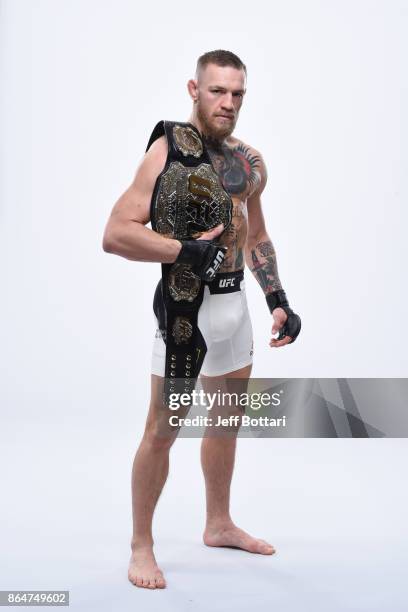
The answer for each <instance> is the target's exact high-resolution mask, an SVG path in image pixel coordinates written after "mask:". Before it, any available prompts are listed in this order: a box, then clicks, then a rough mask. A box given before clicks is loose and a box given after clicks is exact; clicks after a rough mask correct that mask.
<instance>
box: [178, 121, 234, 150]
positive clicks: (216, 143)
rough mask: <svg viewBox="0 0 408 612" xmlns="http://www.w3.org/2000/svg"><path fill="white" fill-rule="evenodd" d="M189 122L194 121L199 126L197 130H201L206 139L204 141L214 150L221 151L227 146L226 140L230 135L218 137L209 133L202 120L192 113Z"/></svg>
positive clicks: (195, 125) (203, 137)
mask: <svg viewBox="0 0 408 612" xmlns="http://www.w3.org/2000/svg"><path fill="white" fill-rule="evenodd" d="M188 123H192V124H193V125H194V127H196V128H197V130H198V131H199V132H200V134H201V137H202V139H203V140H204V143H205V144H206V146H207V147H209V148H211V149H213V150H214V151H220V152H221V151H222V149H223V147H226V146H227V142H226V140H227V138H228V137H226V138H216V137H215V136H214V135H213V134H209V133H208V132H206V130H205V128H204V127H203V125H202V124H201V122H200V120H199V119H198V118H197V117H195V116H194V115H191V117H190V119H189V120H188Z"/></svg>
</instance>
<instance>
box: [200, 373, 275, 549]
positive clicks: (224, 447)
mask: <svg viewBox="0 0 408 612" xmlns="http://www.w3.org/2000/svg"><path fill="white" fill-rule="evenodd" d="M251 369H252V368H251V366H247V367H245V368H242V369H240V370H236V371H235V372H231V373H229V374H226V375H225V376H223V377H207V376H201V381H202V384H203V387H204V389H205V391H207V392H215V391H216V390H217V389H223V388H225V379H226V378H243V379H245V378H249V376H250V374H251ZM237 433H238V428H236V431H235V432H233V431H231V428H229V431H228V433H227V434H225V435H221V436H211V437H204V438H203V441H202V444H201V465H202V468H203V473H204V478H205V487H206V499H207V522H206V527H205V531H204V536H203V540H204V544H206V545H207V546H233V547H236V548H242V549H244V550H247V551H249V552H253V553H260V554H263V555H271V554H273V553H274V552H275V549H274V548H273V546H271V545H270V544H268V542H265V540H261V539H258V538H254V537H253V536H251V535H249V534H248V533H246V532H245V531H243V530H242V529H239V528H238V527H237V526H236V525H235V524H234V523H233V521H232V519H231V516H230V486H231V480H232V474H233V470H234V461H235V450H236V443H237V441H236V434H237Z"/></svg>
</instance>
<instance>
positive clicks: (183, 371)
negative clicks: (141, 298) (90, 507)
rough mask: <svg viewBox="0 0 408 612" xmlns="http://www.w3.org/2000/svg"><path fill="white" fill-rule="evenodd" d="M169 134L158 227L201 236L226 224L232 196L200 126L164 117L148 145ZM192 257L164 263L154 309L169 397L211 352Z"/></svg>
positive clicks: (187, 388) (187, 387)
mask: <svg viewBox="0 0 408 612" xmlns="http://www.w3.org/2000/svg"><path fill="white" fill-rule="evenodd" d="M163 135H165V136H166V138H167V143H168V154H167V160H166V165H165V167H164V169H163V170H162V172H161V173H160V174H159V176H158V177H157V180H156V184H155V187H154V190H153V195H152V202H151V207H150V218H151V223H152V228H153V230H154V231H156V232H158V233H159V234H162V235H163V236H166V237H167V238H175V239H177V240H192V239H196V238H199V237H200V236H201V234H202V233H203V232H206V231H208V230H210V229H212V228H213V227H215V226H216V225H219V224H220V223H223V224H224V228H227V227H228V226H229V225H230V223H231V218H232V200H231V198H230V196H229V195H228V193H227V192H226V191H225V190H224V188H223V187H222V185H221V183H220V180H219V177H218V175H217V173H216V172H215V170H214V168H213V166H212V163H211V159H210V157H209V154H208V152H207V150H206V148H205V145H204V142H203V141H202V138H201V135H200V133H199V131H198V130H197V128H196V127H195V126H194V125H192V124H191V123H179V122H173V121H160V122H159V123H158V124H157V125H156V127H155V128H154V130H153V132H152V135H151V137H150V140H149V143H148V145H147V149H146V151H148V150H149V148H150V146H151V145H152V143H153V142H154V141H155V140H156V139H157V138H159V137H160V136H163ZM193 263H194V262H191V264H189V263H188V264H186V263H178V264H177V263H176V264H162V278H161V280H160V281H159V284H158V286H157V289H156V293H155V300H154V305H153V308H154V311H155V314H156V316H157V318H158V319H159V327H160V329H161V330H162V337H163V340H164V342H165V344H166V369H165V379H166V380H165V401H166V403H167V400H168V397H169V395H170V394H171V393H187V394H188V393H190V392H191V391H192V390H193V389H194V386H195V383H196V380H197V377H198V375H199V373H200V369H201V366H202V363H203V360H204V357H205V354H206V352H207V345H206V343H205V340H204V337H203V335H202V334H201V332H200V330H199V328H198V323H197V321H198V311H199V309H200V306H201V303H202V301H203V295H204V286H205V282H204V281H203V280H201V279H200V277H199V276H197V275H196V274H194V271H193Z"/></svg>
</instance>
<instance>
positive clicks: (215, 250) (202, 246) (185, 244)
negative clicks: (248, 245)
mask: <svg viewBox="0 0 408 612" xmlns="http://www.w3.org/2000/svg"><path fill="white" fill-rule="evenodd" d="M223 231H224V225H223V224H222V223H221V224H220V225H217V227H214V228H213V229H211V230H209V231H208V232H204V233H203V234H202V235H201V236H200V238H198V239H197V240H180V242H181V249H180V252H179V254H178V256H177V259H176V261H175V263H187V264H191V265H193V269H194V272H195V273H196V274H197V276H199V277H200V278H202V279H203V280H205V281H212V280H213V278H214V277H215V275H216V273H217V271H218V270H219V268H220V267H221V265H222V263H223V261H224V259H225V253H226V252H227V247H225V246H219V245H217V244H214V242H213V240H215V238H217V237H218V236H219V235H220V234H222V232H223Z"/></svg>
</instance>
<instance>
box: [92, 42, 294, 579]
mask: <svg viewBox="0 0 408 612" xmlns="http://www.w3.org/2000/svg"><path fill="white" fill-rule="evenodd" d="M187 87H188V92H189V95H190V97H191V99H192V102H193V108H192V113H191V116H190V118H189V121H188V122H186V123H181V122H170V121H164V122H163V121H162V122H160V123H159V124H158V125H157V126H156V128H155V129H154V131H153V133H152V136H151V138H150V141H149V144H148V148H147V151H146V154H145V156H144V157H143V159H142V161H141V163H140V165H139V167H138V169H137V172H136V176H135V179H134V181H133V183H132V184H131V186H130V187H129V188H128V189H127V190H126V191H125V192H124V193H123V195H122V196H121V197H120V198H119V200H118V201H117V203H116V204H115V206H114V208H113V210H112V213H111V216H110V218H109V220H108V223H107V226H106V230H105V234H104V239H103V248H104V250H105V251H106V252H108V253H114V254H116V255H120V256H122V257H125V258H127V259H130V260H134V261H149V262H160V263H161V264H162V272H163V276H162V281H161V282H160V283H159V285H158V287H157V289H156V294H155V299H154V313H155V315H156V318H157V326H158V330H157V332H156V338H155V341H154V347H153V357H152V376H151V402H150V408H149V413H148V416H147V421H146V428H145V432H144V435H143V439H142V441H141V444H140V446H139V449H138V451H137V453H136V456H135V460H134V465H133V471H132V500H133V536H132V541H131V548H132V555H131V559H130V565H129V573H128V577H129V580H130V581H131V582H132V583H133V584H135V585H137V586H139V587H146V588H151V589H154V588H164V587H165V586H166V583H165V579H164V576H163V573H162V571H161V570H160V568H159V567H158V565H157V562H156V559H155V556H154V553H153V536H152V519H153V513H154V509H155V507H156V504H157V501H158V498H159V496H160V493H161V491H162V489H163V486H164V484H165V482H166V478H167V475H168V469H169V451H170V447H171V445H172V444H173V442H174V440H175V438H176V436H177V430H174V428H171V427H170V426H169V422H168V417H169V414H168V412H167V411H166V410H163V400H162V398H163V389H164V385H165V384H167V383H169V384H170V390H171V389H174V385H175V384H176V381H180V380H181V382H182V385H185V389H186V390H189V389H190V390H191V388H192V387H191V385H192V384H194V381H195V379H196V378H197V376H198V375H199V374H201V382H202V384H203V386H204V388H206V387H207V388H214V385H215V386H218V385H222V384H223V381H224V382H225V379H226V378H238V379H240V378H242V379H248V378H249V376H250V374H251V368H252V354H253V342H252V327H251V321H250V318H249V313H248V307H247V302H246V296H245V281H244V278H243V277H244V267H245V262H246V263H247V265H248V266H249V268H250V269H251V271H252V272H253V274H254V276H255V278H256V279H257V281H258V282H259V284H260V286H261V288H262V290H263V292H264V294H265V297H266V302H267V306H268V307H269V310H270V312H271V314H272V320H273V323H272V335H274V334H276V333H277V332H280V333H279V337H278V338H277V339H276V338H271V340H270V342H269V345H270V346H271V347H282V346H285V345H286V344H289V343H291V342H293V341H294V340H295V338H296V337H297V335H298V334H299V332H300V318H299V316H298V315H296V314H295V313H293V311H292V310H291V309H290V308H289V304H288V301H287V299H286V295H285V292H284V291H283V289H282V285H281V282H280V280H279V276H278V269H277V262H276V253H275V249H274V247H273V244H272V242H271V239H270V237H269V235H268V233H267V231H266V228H265V223H264V217H263V214H262V209H261V194H262V192H263V190H264V188H265V184H266V180H267V173H266V168H265V164H264V161H263V159H262V155H261V154H260V153H259V151H256V150H255V149H254V148H253V147H251V146H249V145H248V144H245V143H244V142H242V141H241V140H240V139H238V138H237V137H235V136H232V133H233V131H234V128H235V125H236V122H237V120H238V116H239V111H240V109H241V106H242V103H243V99H244V96H245V91H246V67H245V65H244V64H243V63H242V61H241V60H240V59H239V58H238V57H237V56H236V55H235V54H234V53H231V52H230V51H223V50H217V51H211V52H208V53H205V54H204V55H202V56H201V57H200V58H199V59H198V62H197V70H196V74H195V78H194V79H191V80H189V81H188V84H187ZM177 207H178V208H177ZM149 222H152V227H153V229H149V228H147V227H146V225H147V224H148V223H149ZM172 376H173V377H174V379H172V378H171V377H172ZM165 381H167V382H165ZM192 381H193V382H192ZM171 385H173V387H172V386H171ZM163 431H166V432H167V435H165V436H163ZM235 448H236V436H232V437H231V436H224V437H223V436H221V437H204V438H203V440H202V446H201V462H202V468H203V472H204V478H205V485H206V504H207V522H206V526H205V531H204V535H203V540H204V543H205V544H206V545H207V546H234V547H238V548H241V549H243V550H246V551H249V552H252V553H259V554H263V555H271V554H273V553H274V552H275V550H274V548H273V546H271V544H269V543H267V542H265V541H264V540H261V539H258V538H256V537H253V536H251V535H249V534H248V533H246V532H245V531H243V530H242V529H240V528H239V527H237V526H236V525H235V524H234V523H233V521H232V519H231V516H230V512H229V493H230V483H231V478H232V473H233V466H234V457H235Z"/></svg>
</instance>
